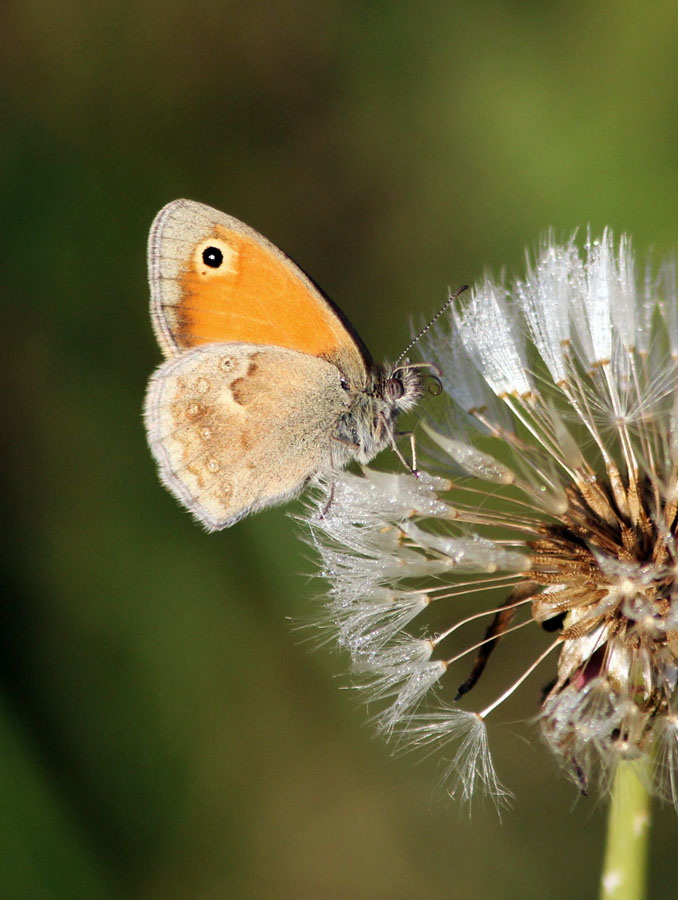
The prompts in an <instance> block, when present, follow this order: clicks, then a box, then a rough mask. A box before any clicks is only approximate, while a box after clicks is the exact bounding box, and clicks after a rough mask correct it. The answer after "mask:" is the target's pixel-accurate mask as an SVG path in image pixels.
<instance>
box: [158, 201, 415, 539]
mask: <svg viewBox="0 0 678 900" xmlns="http://www.w3.org/2000/svg"><path fill="white" fill-rule="evenodd" d="M148 268H149V281H150V288H151V318H152V322H153V329H154V331H155V335H156V337H157V340H158V343H159V344H160V349H161V350H162V352H163V354H164V356H165V357H166V359H165V361H164V362H163V363H162V364H161V365H160V366H159V367H158V368H157V369H156V371H155V372H154V373H153V375H152V376H151V379H150V382H149V385H148V391H147V393H146V400H145V407H144V420H145V424H146V431H147V435H148V443H149V445H150V449H151V452H152V454H153V456H154V457H155V460H156V462H157V465H158V471H159V475H160V479H161V480H162V481H163V482H164V484H165V485H166V486H167V488H168V489H169V490H170V492H171V493H172V494H173V495H174V496H175V497H176V498H177V499H178V500H179V501H180V502H181V503H182V504H183V505H184V506H185V507H186V508H187V509H188V510H189V511H190V512H191V513H192V514H193V516H194V517H195V518H196V519H197V520H198V521H199V522H201V523H202V525H203V526H204V527H205V528H206V529H207V530H208V531H215V530H218V529H222V528H227V527H228V526H230V525H233V524H234V523H235V522H237V521H238V520H239V519H241V518H242V517H243V516H245V515H247V514H248V513H250V512H254V511H255V510H259V509H262V508H264V507H267V506H271V505H273V504H276V503H282V502H283V501H285V500H288V499H291V498H292V497H294V496H296V495H297V494H299V493H300V491H301V490H302V489H303V488H304V486H305V485H306V484H307V483H308V482H309V481H310V480H311V479H312V478H313V477H314V476H316V475H318V474H320V473H331V472H332V471H333V470H337V469H338V468H341V467H343V466H344V465H346V464H347V463H348V462H349V461H350V460H352V459H356V460H358V461H359V462H361V463H366V462H369V460H371V459H372V458H373V457H374V456H375V455H376V454H377V453H378V452H379V451H380V450H382V449H383V448H384V447H386V446H387V445H388V444H391V445H392V446H393V447H394V448H396V445H395V438H396V436H397V432H396V419H397V416H398V414H399V413H400V412H402V411H404V410H408V409H411V408H412V407H413V406H414V404H415V403H416V402H417V400H418V399H419V397H420V396H421V394H422V392H423V383H424V376H423V374H422V371H421V370H422V366H423V365H425V364H422V365H418V364H414V365H407V364H403V365H397V364H395V365H388V364H384V365H377V364H375V363H374V362H373V361H372V358H371V356H370V354H369V352H368V351H367V349H366V348H365V346H364V344H363V343H362V341H361V340H360V338H359V337H358V335H357V334H356V333H355V331H354V330H353V329H352V327H351V325H350V324H349V323H348V321H347V320H346V319H345V317H344V316H343V315H342V313H341V312H340V311H339V310H338V309H337V308H336V307H335V306H334V305H333V304H332V303H331V301H330V300H328V298H327V297H326V296H325V295H324V294H323V293H322V292H321V291H320V289H319V288H318V287H317V286H316V285H315V284H314V283H313V282H312V281H311V280H310V278H308V276H307V275H305V274H304V272H302V270H301V269H300V268H299V267H298V266H297V265H296V264H295V263H294V262H292V260H291V259H289V257H287V256H286V255H285V254H284V253H283V252H282V251H281V250H279V249H278V248H277V247H276V246H275V245H274V244H272V243H270V241H268V240H266V238H264V237H262V236H261V235H260V234H258V233H257V232H256V231H254V229H252V228H250V227H249V226H247V225H245V224H243V223H242V222H240V221H238V220H237V219H234V218H232V217H231V216H228V215H226V214H225V213H222V212H219V211H218V210H216V209H212V208H211V207H209V206H204V205H203V204H202V203H196V202H194V201H192V200H175V201H174V202H172V203H169V204H168V205H167V206H165V207H164V208H163V209H161V210H160V212H159V213H158V215H157V216H156V218H155V220H154V222H153V225H152V227H151V232H150V236H149V241H148ZM396 450H397V448H396Z"/></svg>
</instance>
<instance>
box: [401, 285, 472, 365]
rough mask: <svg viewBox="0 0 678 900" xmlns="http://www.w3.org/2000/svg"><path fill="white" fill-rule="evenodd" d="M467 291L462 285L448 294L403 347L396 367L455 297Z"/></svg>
mask: <svg viewBox="0 0 678 900" xmlns="http://www.w3.org/2000/svg"><path fill="white" fill-rule="evenodd" d="M467 290H468V285H467V284H462V286H461V287H460V288H457V290H456V291H453V293H451V294H450V296H449V297H448V298H447V300H446V301H445V303H443V305H442V306H441V307H440V309H439V310H438V312H437V313H436V314H435V316H433V318H432V319H429V321H428V322H427V323H426V325H424V327H423V328H422V329H421V331H420V332H419V334H417V335H416V336H415V337H413V338H412V340H411V341H410V342H409V344H408V345H407V347H405V349H404V350H403V352H402V353H401V354H400V356H399V357H398V359H397V360H396V361H395V364H396V366H397V365H398V363H399V362H400V360H401V359H404V358H405V357H406V356H407V354H408V353H409V352H410V350H411V349H412V347H414V345H415V344H417V343H418V342H419V341H420V340H421V339H422V338H423V336H424V335H425V334H426V332H427V331H428V330H429V328H431V326H432V325H435V323H436V322H437V321H438V319H439V318H440V317H441V316H442V314H443V313H444V312H446V311H447V310H448V309H449V308H450V306H452V304H453V303H454V301H455V300H456V299H457V297H459V296H460V295H461V294H463V293H464V291H467ZM402 368H405V366H403V367H402Z"/></svg>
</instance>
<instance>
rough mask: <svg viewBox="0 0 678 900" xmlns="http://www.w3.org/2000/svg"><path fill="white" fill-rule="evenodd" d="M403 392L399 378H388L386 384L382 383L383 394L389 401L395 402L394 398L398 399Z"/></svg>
mask: <svg viewBox="0 0 678 900" xmlns="http://www.w3.org/2000/svg"><path fill="white" fill-rule="evenodd" d="M404 393H405V388H404V386H403V383H402V381H401V380H400V379H399V378H388V379H387V380H386V384H385V385H384V394H385V396H386V399H387V400H389V401H390V402H391V403H395V401H396V400H400V398H401V397H402V396H403V394H404Z"/></svg>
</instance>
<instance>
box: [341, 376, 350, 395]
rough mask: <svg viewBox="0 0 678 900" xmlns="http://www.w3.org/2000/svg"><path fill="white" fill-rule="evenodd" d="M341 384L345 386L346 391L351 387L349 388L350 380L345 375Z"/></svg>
mask: <svg viewBox="0 0 678 900" xmlns="http://www.w3.org/2000/svg"><path fill="white" fill-rule="evenodd" d="M341 386H342V387H343V389H344V390H345V391H347V390H348V389H349V388H348V381H347V380H346V378H345V377H344V376H343V375H342V376H341Z"/></svg>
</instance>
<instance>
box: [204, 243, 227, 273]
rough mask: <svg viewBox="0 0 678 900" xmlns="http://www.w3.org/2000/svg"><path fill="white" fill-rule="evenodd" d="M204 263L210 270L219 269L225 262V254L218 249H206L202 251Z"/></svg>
mask: <svg viewBox="0 0 678 900" xmlns="http://www.w3.org/2000/svg"><path fill="white" fill-rule="evenodd" d="M202 261H203V262H204V263H205V265H206V266H209V267H210V269H218V268H219V266H220V265H221V264H222V262H223V261H224V254H223V253H222V252H221V250H220V249H219V248H218V247H205V249H204V250H203V251H202Z"/></svg>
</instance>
